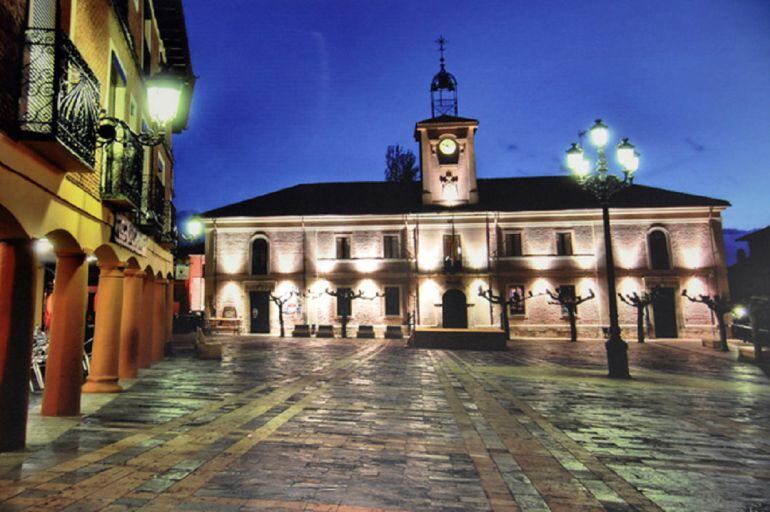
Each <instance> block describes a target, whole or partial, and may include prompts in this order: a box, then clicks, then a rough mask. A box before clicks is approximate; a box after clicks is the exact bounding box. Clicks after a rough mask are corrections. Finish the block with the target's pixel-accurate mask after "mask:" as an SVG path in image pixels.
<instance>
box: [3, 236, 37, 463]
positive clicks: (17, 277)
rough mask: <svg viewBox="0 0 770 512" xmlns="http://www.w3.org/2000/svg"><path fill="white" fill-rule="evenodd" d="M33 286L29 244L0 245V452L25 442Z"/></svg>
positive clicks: (5, 242)
mask: <svg viewBox="0 0 770 512" xmlns="http://www.w3.org/2000/svg"><path fill="white" fill-rule="evenodd" d="M34 283H35V260H34V257H33V256H32V241H31V240H4V241H2V242H0V452H4V451H10V450H18V449H20V448H24V441H25V439H26V431H27V408H28V406H29V370H30V363H31V356H32V325H33V318H32V317H33V314H34V310H35V306H34V304H33V301H34V288H33V287H34Z"/></svg>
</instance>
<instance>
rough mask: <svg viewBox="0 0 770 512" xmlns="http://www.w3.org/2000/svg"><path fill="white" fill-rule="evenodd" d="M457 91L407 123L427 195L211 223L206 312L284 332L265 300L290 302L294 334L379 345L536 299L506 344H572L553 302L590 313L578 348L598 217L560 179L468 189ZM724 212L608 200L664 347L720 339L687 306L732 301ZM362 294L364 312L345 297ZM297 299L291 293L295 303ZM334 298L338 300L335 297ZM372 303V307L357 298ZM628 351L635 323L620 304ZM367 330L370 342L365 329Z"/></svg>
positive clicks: (349, 196) (249, 211)
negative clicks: (680, 340)
mask: <svg viewBox="0 0 770 512" xmlns="http://www.w3.org/2000/svg"><path fill="white" fill-rule="evenodd" d="M456 92H457V81H456V80H455V78H454V77H453V76H451V74H449V73H448V72H447V71H446V69H445V68H444V65H443V61H442V66H441V70H440V71H439V73H438V74H437V75H436V76H435V77H434V79H433V81H432V83H431V103H432V105H431V106H432V109H431V112H432V117H431V118H428V119H425V120H422V121H419V122H418V123H416V125H415V130H414V136H415V139H416V141H417V143H418V144H419V152H420V153H419V155H420V165H421V181H419V182H407V183H397V182H353V183H316V184H302V185H298V186H295V187H291V188H287V189H283V190H279V191H276V192H273V193H270V194H266V195H262V196H259V197H255V198H253V199H248V200H246V201H242V202H240V203H236V204H231V205H227V206H224V207H221V208H217V209H215V210H212V211H210V212H208V213H206V214H205V217H206V220H205V224H206V238H205V240H206V255H205V256H206V263H207V264H206V281H205V294H206V304H207V309H208V314H209V315H210V316H213V317H217V318H219V317H223V316H227V315H229V316H233V317H235V318H238V319H241V320H242V321H241V322H240V325H241V329H242V330H243V331H244V332H247V333H273V334H275V333H277V332H278V328H279V325H278V323H279V322H278V320H279V311H278V309H277V306H276V305H275V303H273V302H271V301H270V295H271V294H272V295H273V296H284V297H287V298H288V301H287V303H286V304H284V311H283V313H284V315H283V316H284V320H285V321H286V323H287V324H288V326H289V329H291V326H292V324H295V325H296V324H308V325H310V326H311V330H312V326H314V325H315V326H319V325H339V324H340V322H341V321H342V319H343V318H344V317H346V316H350V319H351V325H352V327H353V329H355V326H356V324H358V325H367V326H368V325H372V326H373V327H374V331H375V333H376V334H377V335H382V334H383V333H385V332H386V331H388V327H389V326H390V327H391V330H392V328H393V326H399V325H403V324H406V323H407V322H408V321H412V320H413V322H414V323H415V324H416V325H417V326H422V327H447V328H463V327H479V328H483V327H494V326H499V325H500V318H501V311H500V310H499V306H495V305H491V304H490V303H489V302H487V301H485V300H484V299H483V298H481V297H480V296H479V290H480V289H482V290H486V289H492V290H493V291H494V293H495V294H498V293H499V294H501V295H506V294H508V295H510V294H519V295H520V296H523V297H529V294H530V292H532V295H533V296H532V297H531V298H530V299H528V300H526V301H525V302H523V303H521V304H520V305H519V306H517V307H516V308H515V310H511V311H509V316H510V318H511V332H512V335H513V336H515V337H566V336H567V335H568V332H569V325H568V323H567V321H566V315H565V313H564V311H563V310H562V309H561V307H559V306H558V305H556V306H555V305H553V304H550V303H549V298H548V296H547V295H546V294H545V291H546V290H551V291H555V289H556V288H561V289H562V290H563V292H564V293H570V294H573V295H582V296H586V295H589V294H590V291H593V292H594V293H595V294H596V299H595V300H591V301H588V302H585V303H584V304H582V305H581V306H580V307H579V310H578V329H579V332H580V335H581V336H583V337H595V338H596V337H600V336H601V335H602V328H603V327H604V326H606V325H607V324H608V323H609V320H608V318H607V295H606V290H605V289H604V283H605V266H604V261H605V260H604V248H603V232H602V229H603V228H602V212H601V208H600V207H599V205H598V204H597V202H596V200H595V198H594V196H593V195H591V194H590V193H589V192H587V191H585V190H583V189H582V188H581V187H579V186H578V184H577V183H576V182H575V181H574V180H573V179H572V178H571V177H569V176H544V177H534V178H496V179H477V176H476V150H475V142H474V141H475V137H476V133H477V130H478V126H479V122H478V121H477V120H475V119H469V118H464V117H459V116H458V112H457V95H456ZM727 206H729V205H728V203H727V202H725V201H721V200H718V199H712V198H708V197H701V196H695V195H691V194H685V193H680V192H674V191H669V190H662V189H658V188H653V187H647V186H641V185H633V186H631V187H630V188H628V189H626V190H624V191H622V192H620V193H618V194H617V195H616V196H615V197H614V198H613V205H612V208H611V215H612V219H613V228H612V229H613V233H612V236H613V240H614V249H615V254H616V256H615V259H616V266H617V269H616V273H617V278H618V291H619V292H621V293H631V292H634V291H642V290H646V289H650V288H652V287H660V288H661V290H660V293H659V294H658V298H657V299H656V302H655V304H654V305H653V306H652V308H651V309H652V311H651V313H652V314H651V315H650V316H651V319H652V326H651V330H652V331H653V333H654V336H657V337H658V338H676V337H683V336H700V335H702V334H704V333H706V332H711V331H712V330H713V329H714V325H715V320H714V318H712V317H711V315H710V313H709V311H708V309H707V308H706V307H705V306H703V305H699V304H693V303H691V302H688V301H686V300H683V298H682V297H681V292H682V291H683V290H685V289H686V290H688V291H689V292H690V293H711V294H713V293H723V292H726V290H727V282H726V269H725V259H724V248H723V243H722V235H721V217H720V214H721V212H722V211H723V210H724V209H725V208H726V207H727ZM359 290H360V292H361V294H362V295H363V298H360V299H357V300H353V301H352V302H351V300H349V299H348V298H347V297H349V295H346V294H345V293H343V294H339V293H337V296H336V297H335V296H334V294H329V293H326V292H327V291H330V292H335V291H336V292H339V291H353V292H358V291H359ZM291 292H294V293H291ZM340 295H341V297H340ZM366 299H369V300H366ZM620 320H621V323H622V328H623V330H624V331H625V332H624V335H626V336H628V337H629V338H633V337H635V334H636V331H635V325H636V324H635V321H636V312H635V310H634V309H633V308H631V307H627V308H623V307H622V306H621V318H620ZM367 329H368V328H367Z"/></svg>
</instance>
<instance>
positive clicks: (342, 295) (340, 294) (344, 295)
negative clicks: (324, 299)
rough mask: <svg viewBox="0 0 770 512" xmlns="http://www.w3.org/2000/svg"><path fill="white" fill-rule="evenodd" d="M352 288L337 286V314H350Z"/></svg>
mask: <svg viewBox="0 0 770 512" xmlns="http://www.w3.org/2000/svg"><path fill="white" fill-rule="evenodd" d="M350 303H351V300H350V288H337V316H350Z"/></svg>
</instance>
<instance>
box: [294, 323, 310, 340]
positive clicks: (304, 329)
mask: <svg viewBox="0 0 770 512" xmlns="http://www.w3.org/2000/svg"><path fill="white" fill-rule="evenodd" d="M291 337H292V338H309V337H310V326H309V325H308V324H297V325H295V326H294V330H293V331H292V332H291Z"/></svg>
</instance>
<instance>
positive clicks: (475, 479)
mask: <svg viewBox="0 0 770 512" xmlns="http://www.w3.org/2000/svg"><path fill="white" fill-rule="evenodd" d="M630 358H631V364H632V373H633V376H634V379H633V380H632V381H611V380H608V379H606V378H605V377H604V371H605V370H604V348H603V346H602V345H601V344H600V343H590V342H580V343H576V344H569V343H565V342H550V343H549V342H543V341H538V342H511V343H510V345H509V350H508V351H506V352H468V351H456V352H449V351H440V350H419V349H407V348H404V347H403V345H402V344H401V343H396V342H385V341H371V340H368V341H367V342H365V343H364V342H360V341H358V342H357V341H353V340H302V341H297V340H279V339H268V338H260V339H255V338H231V339H228V343H227V344H226V345H225V346H224V355H223V360H222V362H221V363H220V362H219V361H202V360H197V359H194V358H192V357H191V356H188V355H186V354H184V353H180V354H178V355H177V356H175V357H174V358H172V359H169V358H167V359H166V361H165V362H163V363H161V364H158V365H157V366H155V367H153V368H152V369H149V370H143V372H142V378H141V379H140V380H138V381H136V382H135V383H134V385H133V386H131V387H130V388H129V389H128V390H126V391H125V392H123V393H122V394H120V395H102V396H100V397H95V398H89V399H90V400H92V401H91V402H89V403H86V404H84V408H85V409H88V410H90V412H89V413H88V414H86V415H85V416H83V417H82V418H81V419H80V420H78V419H77V418H71V419H67V418H41V417H40V416H38V415H37V410H38V409H39V401H37V402H36V401H35V400H34V399H33V404H32V406H31V417H30V434H29V440H28V449H27V450H26V451H25V452H15V453H4V454H0V510H35V511H42V510H111V511H118V510H135V509H139V510H228V511H229V510H233V511H235V510H271V511H272V510H316V511H327V510H339V511H354V510H355V511H359V510H360V511H363V510H469V511H476V510H479V511H481V510H509V511H512V510H525V511H547V510H553V511H594V510H595V511H599V510H609V511H625V510H661V509H662V510H688V511H711V510H713V511H733V510H735V511H747V510H766V508H765V507H767V503H770V421H768V414H769V411H770V388H768V385H767V384H768V375H767V369H765V370H764V371H763V370H762V369H761V368H759V367H757V366H754V365H749V364H743V363H737V362H735V361H733V360H732V358H731V357H730V356H724V355H723V354H719V353H715V352H710V351H706V349H702V348H701V347H699V346H695V345H694V344H692V343H688V342H677V343H676V344H674V343H673V342H672V343H648V344H645V345H638V344H635V345H631V347H630ZM91 396H93V395H91Z"/></svg>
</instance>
